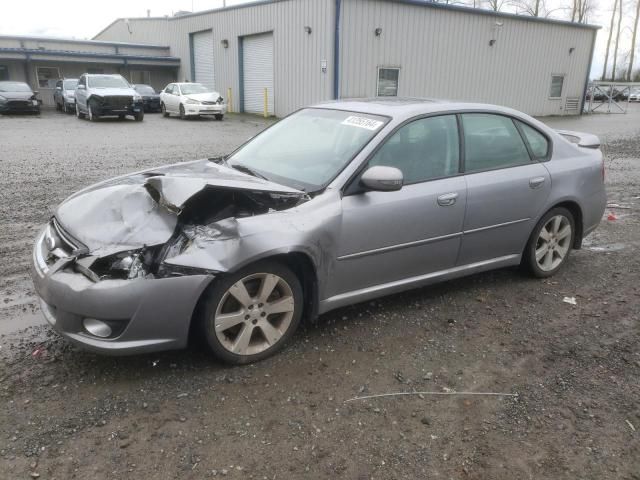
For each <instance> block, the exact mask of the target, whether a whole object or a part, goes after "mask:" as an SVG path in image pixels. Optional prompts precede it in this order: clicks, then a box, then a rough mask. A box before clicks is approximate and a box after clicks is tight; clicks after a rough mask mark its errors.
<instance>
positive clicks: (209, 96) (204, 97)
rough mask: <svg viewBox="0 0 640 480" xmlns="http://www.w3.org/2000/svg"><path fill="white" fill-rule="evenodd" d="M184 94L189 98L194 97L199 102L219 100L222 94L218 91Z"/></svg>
mask: <svg viewBox="0 0 640 480" xmlns="http://www.w3.org/2000/svg"><path fill="white" fill-rule="evenodd" d="M184 96H185V97H187V98H193V99H194V100H198V101H199V102H217V101H218V99H219V98H220V94H219V93H218V92H206V93H185V95H184Z"/></svg>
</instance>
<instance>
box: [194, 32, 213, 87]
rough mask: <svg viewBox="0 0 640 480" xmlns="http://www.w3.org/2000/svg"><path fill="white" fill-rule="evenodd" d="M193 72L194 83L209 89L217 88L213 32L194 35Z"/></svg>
mask: <svg viewBox="0 0 640 480" xmlns="http://www.w3.org/2000/svg"><path fill="white" fill-rule="evenodd" d="M193 67H194V69H193V71H194V74H195V78H194V81H196V82H198V83H202V84H203V85H206V86H207V87H209V88H215V86H216V81H215V75H214V72H213V32H211V31H209V32H200V33H194V34H193Z"/></svg>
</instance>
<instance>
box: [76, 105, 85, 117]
mask: <svg viewBox="0 0 640 480" xmlns="http://www.w3.org/2000/svg"><path fill="white" fill-rule="evenodd" d="M76 117H77V118H84V113H82V112H81V111H80V106H79V105H78V102H76Z"/></svg>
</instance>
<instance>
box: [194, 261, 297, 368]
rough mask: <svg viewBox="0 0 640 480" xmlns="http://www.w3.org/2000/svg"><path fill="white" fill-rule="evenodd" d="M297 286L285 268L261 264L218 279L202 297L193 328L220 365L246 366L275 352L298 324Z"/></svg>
mask: <svg viewBox="0 0 640 480" xmlns="http://www.w3.org/2000/svg"><path fill="white" fill-rule="evenodd" d="M302 295H303V294H302V286H301V285H300V280H298V277H297V276H296V275H295V274H294V273H293V272H292V271H291V270H290V269H289V268H287V267H286V266H284V265H282V264H280V263H278V262H273V261H263V262H259V263H257V264H255V265H252V266H249V267H246V268H244V269H242V270H240V271H238V272H236V273H234V274H231V275H229V276H227V277H223V278H222V279H220V281H218V282H216V283H214V284H213V285H212V287H211V288H210V289H209V290H208V291H207V292H206V293H205V297H204V300H203V303H202V304H201V309H200V311H199V317H198V318H197V321H198V326H199V328H200V330H201V333H202V338H204V339H205V340H206V343H207V345H208V346H209V348H210V349H211V351H212V352H213V353H214V354H215V355H216V356H217V357H218V358H220V359H221V360H223V361H225V362H227V363H231V364H237V365H239V364H246V363H251V362H256V361H259V360H262V359H264V358H267V357H269V356H271V355H273V354H274V353H276V352H277V351H278V350H280V349H281V348H282V347H283V346H284V345H285V344H286V342H287V341H288V340H289V339H290V338H291V336H292V335H293V334H294V332H295V331H296V329H297V328H298V325H299V324H300V319H301V318H302V308H303V298H302Z"/></svg>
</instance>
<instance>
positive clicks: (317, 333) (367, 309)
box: [39, 268, 540, 381]
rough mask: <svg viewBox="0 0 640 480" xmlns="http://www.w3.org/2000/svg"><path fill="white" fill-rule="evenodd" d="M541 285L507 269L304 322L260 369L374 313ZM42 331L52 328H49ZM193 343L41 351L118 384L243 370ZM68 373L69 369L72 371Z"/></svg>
mask: <svg viewBox="0 0 640 480" xmlns="http://www.w3.org/2000/svg"><path fill="white" fill-rule="evenodd" d="M539 281H540V280H537V279H534V278H531V277H529V276H526V275H524V274H523V273H521V272H520V270H518V269H517V268H505V269H501V270H495V271H491V272H485V273H478V274H475V275H470V276H468V277H464V278H461V279H456V280H450V281H446V282H443V283H438V284H435V285H430V286H426V287H421V288H417V289H413V290H409V291H406V292H402V293H398V294H393V295H389V296H385V297H380V298H377V299H374V300H371V301H368V302H363V303H359V304H355V305H351V306H347V307H342V308H340V309H337V310H334V311H331V312H329V313H327V314H324V315H322V316H320V317H319V318H317V319H316V320H315V321H313V322H304V323H303V324H302V326H301V328H300V329H299V331H298V332H297V333H296V335H295V336H294V338H292V339H291V342H290V344H289V347H288V348H287V349H285V350H284V351H283V352H280V353H278V354H276V355H275V356H274V357H271V358H269V359H267V360H264V361H263V362H260V364H259V365H261V366H264V367H263V368H265V369H266V370H268V369H269V365H270V364H272V363H273V362H278V361H279V360H278V358H279V357H280V356H282V355H286V356H289V357H291V356H295V355H301V354H302V355H304V354H307V353H311V352H312V351H313V348H314V345H318V344H320V343H322V340H321V338H322V337H326V336H327V335H328V334H330V333H331V331H333V330H335V329H336V328H338V329H343V328H344V327H347V328H349V327H350V326H352V325H353V323H354V320H358V323H360V322H361V321H362V322H366V321H367V320H368V319H370V318H371V316H372V315H373V313H385V314H390V315H393V314H394V313H396V312H399V311H400V312H402V311H403V309H405V310H406V308H407V307H408V306H414V307H415V306H416V305H419V306H420V308H422V309H424V310H425V311H428V310H429V309H430V308H431V307H433V306H436V305H441V304H442V302H443V299H447V298H450V297H458V298H466V297H465V296H466V294H468V293H469V292H474V291H475V292H476V295H477V291H478V290H483V289H492V290H497V291H500V290H504V289H505V288H506V287H507V286H509V285H514V284H523V285H526V284H528V283H536V282H539ZM461 296H462V297H461ZM405 313H406V312H405ZM430 320H431V319H430ZM432 320H433V321H434V322H440V323H442V327H443V328H446V327H447V325H446V323H447V322H449V323H451V319H449V318H444V317H443V316H442V315H440V316H439V317H438V316H436V317H434V318H433V319H432ZM434 326H435V325H434ZM39 328H46V329H48V328H49V327H48V326H47V327H39ZM301 338H304V339H305V341H304V342H303V341H301ZM191 340H192V341H190V343H189V346H188V347H187V348H186V349H184V350H175V351H167V352H159V353H149V354H139V355H131V356H125V357H112V356H105V355H101V354H96V353H92V352H88V351H85V350H82V349H80V348H78V347H75V346H73V345H71V344H70V343H68V342H67V341H65V340H63V339H61V338H59V337H58V336H57V334H55V333H53V332H52V331H51V332H50V335H49V338H48V339H47V341H44V342H42V343H41V346H42V349H43V351H44V352H46V354H45V355H44V358H50V359H55V360H56V363H57V364H58V365H64V364H67V363H69V364H73V365H83V369H84V371H85V373H87V372H88V371H89V370H91V371H92V372H91V374H92V375H98V374H100V375H102V374H103V373H104V372H110V377H111V379H112V380H115V381H117V380H128V379H130V377H131V374H132V372H135V374H136V377H141V378H142V377H146V376H148V375H152V376H154V375H163V373H162V372H171V371H172V370H173V369H175V368H180V369H181V370H185V369H186V370H187V371H189V372H191V373H196V374H220V373H221V372H227V371H233V370H234V369H235V368H242V367H232V366H228V365H226V364H223V363H221V362H219V361H218V360H217V359H215V357H213V355H211V354H210V353H209V352H208V351H207V350H206V348H205V347H204V346H202V344H201V342H199V341H196V340H195V339H193V338H192V339H191ZM372 341H373V339H372ZM62 368H64V369H65V370H66V367H62Z"/></svg>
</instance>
